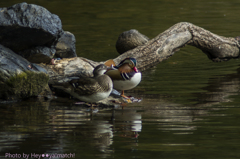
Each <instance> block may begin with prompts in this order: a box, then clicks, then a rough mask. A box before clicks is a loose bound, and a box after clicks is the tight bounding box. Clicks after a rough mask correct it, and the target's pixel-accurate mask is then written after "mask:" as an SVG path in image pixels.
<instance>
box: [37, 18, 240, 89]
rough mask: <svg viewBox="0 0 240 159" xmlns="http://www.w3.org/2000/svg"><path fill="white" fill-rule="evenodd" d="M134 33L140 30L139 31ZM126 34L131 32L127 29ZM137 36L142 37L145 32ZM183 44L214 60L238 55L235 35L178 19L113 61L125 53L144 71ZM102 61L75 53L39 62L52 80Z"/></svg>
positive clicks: (82, 72)
mask: <svg viewBox="0 0 240 159" xmlns="http://www.w3.org/2000/svg"><path fill="white" fill-rule="evenodd" d="M135 33H137V34H140V33H138V32H135ZM129 34H133V33H132V32H129ZM135 37H136V36H135ZM139 37H140V38H145V37H144V36H139ZM131 39H134V36H129V39H126V40H128V41H130V42H131ZM132 42H133V43H134V42H136V40H135V39H134V40H133V41H132ZM138 45H139V44H138ZM186 45H192V46H195V47H197V48H199V49H201V50H202V51H203V52H204V53H205V54H206V55H207V56H208V58H209V59H211V60H212V61H214V62H221V61H227V60H229V59H232V58H238V57H239V48H240V45H239V38H238V37H237V38H232V37H223V36H219V35H216V34H214V33H211V32H210V31H208V30H205V29H203V28H201V27H198V26H196V25H194V24H191V23H188V22H181V23H177V24H175V25H174V26H172V27H171V28H169V29H167V30H166V31H164V32H163V33H161V34H159V35H158V36H156V37H155V38H153V39H151V40H149V41H148V42H145V43H143V45H140V46H137V47H136V48H134V49H131V50H128V51H126V52H125V53H123V54H121V55H119V56H118V57H116V58H114V59H113V61H114V63H115V64H118V63H119V62H120V61H122V60H123V59H125V58H127V57H134V58H135V59H137V62H138V63H137V67H138V69H139V70H140V71H142V72H143V71H145V70H147V69H149V68H151V67H153V66H155V65H157V64H158V63H160V62H162V61H164V60H166V59H168V58H169V57H171V56H172V55H173V54H174V53H175V52H177V51H179V49H180V48H182V47H184V46H186ZM106 60H107V59H106ZM105 62H106V61H101V62H96V61H92V60H89V59H86V58H83V57H74V58H63V59H61V60H57V61H55V65H46V64H41V65H40V66H42V67H44V68H45V69H46V70H47V72H48V74H49V77H50V80H49V83H50V84H54V83H59V82H60V83H61V82H66V81H69V80H71V79H72V78H73V77H78V78H81V77H86V76H87V77H89V76H92V70H93V68H94V67H95V66H97V65H99V64H101V63H105Z"/></svg>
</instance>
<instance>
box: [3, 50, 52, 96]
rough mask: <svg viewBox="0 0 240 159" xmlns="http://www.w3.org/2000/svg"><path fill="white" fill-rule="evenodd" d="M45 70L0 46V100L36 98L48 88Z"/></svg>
mask: <svg viewBox="0 0 240 159" xmlns="http://www.w3.org/2000/svg"><path fill="white" fill-rule="evenodd" d="M48 80H49V77H48V75H47V74H46V70H45V69H44V68H42V67H40V66H38V65H36V64H32V63H30V62H29V61H27V60H26V59H24V58H23V57H21V56H19V55H17V54H15V53H14V52H13V51H12V50H10V49H8V48H6V47H4V46H2V45H0V100H17V99H23V98H28V97H32V96H37V95H38V94H40V93H41V92H42V91H43V90H44V89H46V87H48Z"/></svg>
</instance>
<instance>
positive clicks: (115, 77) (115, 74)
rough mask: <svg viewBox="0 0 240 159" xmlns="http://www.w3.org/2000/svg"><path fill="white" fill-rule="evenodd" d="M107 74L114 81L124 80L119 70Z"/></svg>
mask: <svg viewBox="0 0 240 159" xmlns="http://www.w3.org/2000/svg"><path fill="white" fill-rule="evenodd" d="M105 74H106V75H108V76H109V77H110V78H111V79H112V80H124V79H123V78H122V76H121V73H120V72H119V71H118V69H114V70H109V71H107V72H106V73H105Z"/></svg>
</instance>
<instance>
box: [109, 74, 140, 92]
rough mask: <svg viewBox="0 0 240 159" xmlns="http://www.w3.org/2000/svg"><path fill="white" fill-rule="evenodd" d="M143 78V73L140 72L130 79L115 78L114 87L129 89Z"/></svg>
mask: <svg viewBox="0 0 240 159" xmlns="http://www.w3.org/2000/svg"><path fill="white" fill-rule="evenodd" d="M141 79H142V74H141V73H140V72H138V73H135V74H134V76H133V77H131V78H130V79H128V80H113V88H115V89H117V90H129V89H132V88H134V87H136V86H137V85H138V84H139V83H140V82H141Z"/></svg>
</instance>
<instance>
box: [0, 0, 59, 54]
mask: <svg viewBox="0 0 240 159" xmlns="http://www.w3.org/2000/svg"><path fill="white" fill-rule="evenodd" d="M61 32H62V23H61V20H60V18H59V17H58V16H57V15H55V14H51V13H50V12H49V11H48V10H47V9H45V8H43V7H41V6H38V5H34V4H27V3H25V2H24V3H19V4H15V5H13V6H11V7H8V8H0V44H2V45H4V46H6V47H8V48H10V49H11V50H13V51H14V52H16V53H18V52H19V51H22V50H25V49H29V48H32V47H36V46H46V47H51V46H52V45H53V43H54V42H55V41H56V40H57V39H58V37H59V35H60V34H61Z"/></svg>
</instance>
